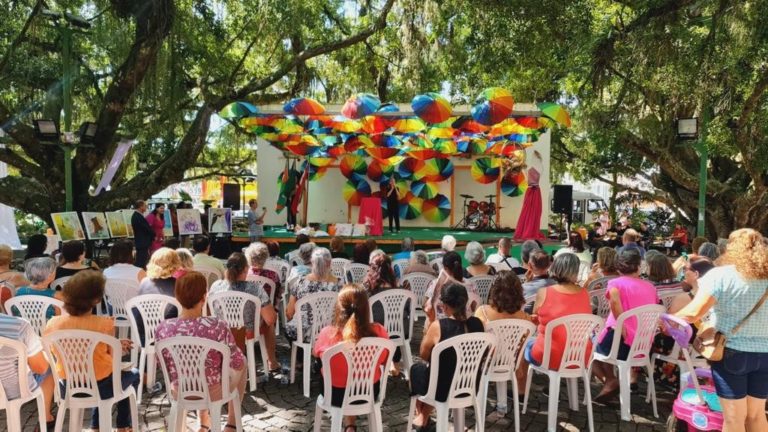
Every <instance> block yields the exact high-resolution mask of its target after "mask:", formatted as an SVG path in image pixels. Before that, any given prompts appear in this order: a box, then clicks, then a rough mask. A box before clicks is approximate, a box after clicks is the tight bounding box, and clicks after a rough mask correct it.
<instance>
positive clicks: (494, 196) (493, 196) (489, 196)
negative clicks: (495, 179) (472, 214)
mask: <svg viewBox="0 0 768 432" xmlns="http://www.w3.org/2000/svg"><path fill="white" fill-rule="evenodd" d="M485 197H486V198H491V199H493V198H496V194H493V195H486V196H485Z"/></svg>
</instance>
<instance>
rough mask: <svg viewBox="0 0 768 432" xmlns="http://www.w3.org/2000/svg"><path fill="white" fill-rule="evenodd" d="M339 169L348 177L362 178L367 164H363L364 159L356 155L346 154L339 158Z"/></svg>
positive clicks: (366, 169)
mask: <svg viewBox="0 0 768 432" xmlns="http://www.w3.org/2000/svg"><path fill="white" fill-rule="evenodd" d="M339 170H341V174H342V175H344V177H346V178H348V179H352V178H362V177H363V176H364V175H365V173H366V172H367V171H368V166H367V165H366V164H365V160H363V158H362V157H360V156H357V155H346V156H344V157H343V158H341V163H339Z"/></svg>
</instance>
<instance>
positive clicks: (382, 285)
mask: <svg viewBox="0 0 768 432" xmlns="http://www.w3.org/2000/svg"><path fill="white" fill-rule="evenodd" d="M363 288H365V289H366V290H368V295H369V296H374V295H376V294H378V293H380V292H381V291H383V290H385V289H391V288H397V281H396V280H395V271H394V270H393V269H392V261H391V260H390V259H389V257H388V256H387V255H386V254H378V255H375V256H374V257H373V258H371V262H370V268H369V269H368V273H367V274H366V275H365V280H364V281H363ZM382 321H383V319H382ZM379 322H381V321H379Z"/></svg>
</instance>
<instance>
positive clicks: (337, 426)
mask: <svg viewBox="0 0 768 432" xmlns="http://www.w3.org/2000/svg"><path fill="white" fill-rule="evenodd" d="M343 420H344V416H343V415H341V410H331V431H332V432H334V431H340V430H341V426H342V424H343Z"/></svg>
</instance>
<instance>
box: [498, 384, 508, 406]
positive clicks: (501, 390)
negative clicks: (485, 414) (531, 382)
mask: <svg viewBox="0 0 768 432" xmlns="http://www.w3.org/2000/svg"><path fill="white" fill-rule="evenodd" d="M496 407H497V408H504V409H507V382H506V381H496Z"/></svg>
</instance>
